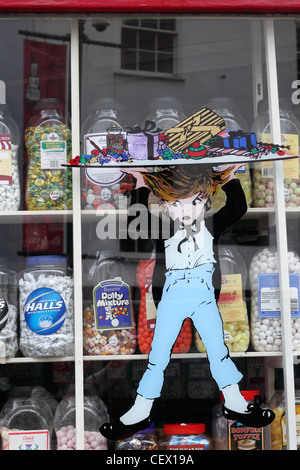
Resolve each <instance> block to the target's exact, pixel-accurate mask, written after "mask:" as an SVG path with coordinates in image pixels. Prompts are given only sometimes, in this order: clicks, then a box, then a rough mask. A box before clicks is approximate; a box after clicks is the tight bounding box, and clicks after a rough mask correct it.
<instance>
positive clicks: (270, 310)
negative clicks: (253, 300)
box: [257, 273, 300, 318]
mask: <svg viewBox="0 0 300 470" xmlns="http://www.w3.org/2000/svg"><path fill="white" fill-rule="evenodd" d="M289 280H290V292H289V294H290V305H291V316H292V318H295V317H299V314H300V312H299V300H300V297H299V282H300V276H299V274H296V273H292V274H290V275H289ZM257 291H258V318H279V317H280V315H281V312H280V288H279V276H278V274H277V273H267V274H261V273H260V274H258V276H257Z"/></svg>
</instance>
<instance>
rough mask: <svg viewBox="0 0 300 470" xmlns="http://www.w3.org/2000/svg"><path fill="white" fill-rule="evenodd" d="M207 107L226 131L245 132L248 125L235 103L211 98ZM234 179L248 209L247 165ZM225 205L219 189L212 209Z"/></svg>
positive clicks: (213, 200) (250, 196) (250, 198)
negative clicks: (237, 182) (241, 191)
mask: <svg viewBox="0 0 300 470" xmlns="http://www.w3.org/2000/svg"><path fill="white" fill-rule="evenodd" d="M207 107H208V108H209V109H211V110H212V111H214V112H215V113H217V114H218V115H219V116H221V117H222V118H223V119H224V122H225V126H226V129H225V130H226V131H238V130H242V131H244V132H246V131H247V130H248V125H247V123H246V121H245V119H244V118H243V116H242V115H241V114H240V112H239V110H238V108H237V106H236V104H235V102H234V101H233V100H232V99H231V98H228V97H219V98H212V99H210V100H209V101H208V103H207ZM236 177H237V178H238V179H239V180H240V182H241V185H242V188H243V190H244V193H245V197H246V202H247V205H248V207H250V206H251V204H252V193H251V186H252V182H251V175H250V168H249V165H245V166H243V167H241V168H239V170H238V171H237V172H236ZM224 204H225V193H224V191H222V189H221V188H218V189H217V191H216V193H215V194H214V196H213V198H212V204H211V208H212V209H220V208H221V207H223V206H224Z"/></svg>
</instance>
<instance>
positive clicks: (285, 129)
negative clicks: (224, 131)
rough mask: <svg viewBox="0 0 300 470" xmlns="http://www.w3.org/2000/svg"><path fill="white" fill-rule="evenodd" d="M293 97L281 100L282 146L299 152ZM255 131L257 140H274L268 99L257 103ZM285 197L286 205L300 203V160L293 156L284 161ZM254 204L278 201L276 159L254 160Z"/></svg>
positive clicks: (299, 127) (268, 204)
mask: <svg viewBox="0 0 300 470" xmlns="http://www.w3.org/2000/svg"><path fill="white" fill-rule="evenodd" d="M293 108H294V105H293V104H292V102H291V101H290V100H286V99H280V100H279V117H280V134H281V145H283V146H284V148H283V150H284V152H285V153H286V154H290V155H296V156H298V155H299V147H300V145H299V136H300V122H299V121H298V119H297V118H296V116H295V114H294V111H293ZM252 130H253V132H255V134H256V139H257V141H261V142H266V143H271V127H270V117H269V107H268V101H267V100H262V101H259V103H258V115H257V117H256V119H255V120H254V122H253V125H252ZM282 165H283V178H284V179H283V183H284V188H283V191H284V200H285V206H286V207H299V206H300V160H299V157H298V158H290V159H287V160H284V161H283V163H282ZM252 199H253V207H273V206H274V204H275V180H274V168H273V162H263V163H262V162H255V163H254V164H253V172H252Z"/></svg>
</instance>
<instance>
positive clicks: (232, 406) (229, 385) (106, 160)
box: [68, 108, 296, 440]
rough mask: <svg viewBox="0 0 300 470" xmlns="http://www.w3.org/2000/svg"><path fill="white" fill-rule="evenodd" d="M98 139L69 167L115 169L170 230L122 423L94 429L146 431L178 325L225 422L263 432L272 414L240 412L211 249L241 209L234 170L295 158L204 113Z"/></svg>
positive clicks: (116, 435)
mask: <svg viewBox="0 0 300 470" xmlns="http://www.w3.org/2000/svg"><path fill="white" fill-rule="evenodd" d="M106 137H107V138H106V142H107V144H106V146H105V147H99V145H98V143H97V142H96V141H93V142H90V144H92V145H93V147H94V149H93V150H92V151H91V155H83V156H81V157H79V156H78V157H75V158H74V159H72V161H70V162H69V164H68V165H69V166H75V167H76V166H78V167H81V168H82V167H86V166H90V165H92V166H103V167H105V166H108V167H111V166H118V167H122V168H123V167H124V168H123V170H124V171H125V172H128V173H131V174H132V175H133V176H134V177H135V178H136V188H138V187H143V186H146V187H147V188H148V189H149V190H150V191H151V192H152V193H153V194H154V195H155V196H156V197H158V198H159V199H161V201H162V203H163V205H164V207H165V209H166V210H167V211H168V213H169V215H170V217H171V219H172V221H173V222H174V228H175V231H174V234H173V235H172V236H171V238H169V240H166V241H165V268H166V273H165V282H164V287H163V293H162V297H161V300H160V302H159V305H158V308H157V317H156V323H155V330H154V335H153V340H152V346H151V351H150V353H149V357H148V365H147V369H146V371H145V373H144V375H143V376H142V379H141V381H140V383H139V386H138V389H137V395H136V400H135V402H134V404H133V406H132V407H131V408H130V409H129V410H128V411H127V412H126V413H125V414H124V415H123V416H121V417H120V418H118V419H117V420H115V421H112V422H111V423H105V424H103V425H102V426H101V428H100V432H101V433H102V434H103V435H104V436H105V437H107V438H108V439H112V440H117V439H121V438H123V437H125V436H129V435H132V434H134V433H135V432H137V431H138V430H141V429H144V428H147V427H148V426H149V425H150V424H151V409H152V406H153V401H154V400H155V399H156V398H158V397H159V396H160V393H161V389H162V386H163V381H164V371H165V369H166V367H167V365H168V363H169V360H170V355H171V351H172V347H173V345H174V343H175V341H176V339H177V336H178V334H179V332H180V329H181V327H182V324H183V322H184V320H185V319H186V318H190V319H191V320H192V321H193V324H194V326H195V328H196V330H197V331H198V333H199V335H200V337H201V339H202V341H203V342H204V344H205V347H206V352H207V357H208V360H209V365H210V370H211V374H212V376H213V378H214V379H215V381H216V383H217V385H218V387H219V389H220V390H221V391H222V393H223V397H224V405H223V414H224V416H225V417H226V418H227V419H233V420H237V421H238V422H240V423H242V424H243V425H245V426H251V427H263V426H266V425H268V424H270V423H271V422H272V421H273V419H274V417H275V415H274V413H273V412H272V411H271V410H269V409H263V408H261V407H260V405H259V403H258V402H257V401H256V402H255V404H248V402H246V401H245V399H244V397H243V395H242V394H241V393H240V390H239V385H238V384H239V382H240V381H241V379H242V375H241V373H240V372H239V371H238V370H237V368H236V366H235V364H234V363H233V361H232V360H231V358H230V356H229V352H228V348H227V346H226V345H225V342H224V335H223V324H222V318H221V315H220V312H219V309H218V306H217V301H218V295H219V291H220V286H221V272H220V266H219V257H218V242H219V239H220V236H221V235H222V233H223V232H225V231H226V230H228V229H229V228H230V227H232V226H233V225H234V224H235V223H236V222H238V221H239V220H240V218H241V217H242V216H243V215H244V214H245V212H246V210H247V204H246V199H245V195H244V191H243V189H242V187H241V184H240V181H239V180H238V179H237V178H236V176H235V173H236V171H237V170H238V168H239V167H240V166H243V165H245V163H248V162H249V161H253V160H257V159H259V160H260V161H266V160H278V159H284V158H295V157H296V156H294V155H291V154H290V152H289V148H287V147H284V146H279V145H273V144H264V143H261V142H259V143H257V141H256V137H255V134H253V133H245V132H243V131H242V130H236V131H231V132H226V130H225V123H224V120H223V119H222V118H221V117H220V116H218V115H217V114H216V113H214V112H212V111H211V110H209V109H208V108H201V109H200V111H198V112H197V113H195V114H193V115H192V116H190V117H189V118H187V119H185V120H184V121H183V122H181V123H179V124H178V125H176V126H174V127H173V128H172V129H169V130H167V131H164V132H160V131H159V130H156V131H155V130H154V127H153V123H147V124H146V127H145V129H141V128H137V127H135V128H134V129H130V130H129V131H128V133H127V135H125V134H124V133H115V134H109V133H107V136H106ZM101 142H103V135H102V136H101ZM195 161H196V162H197V166H195ZM170 165H171V166H170ZM155 167H160V168H155ZM125 168H126V169H125ZM218 186H220V187H221V188H222V190H223V191H224V192H225V195H226V203H225V206H224V207H222V208H221V209H220V210H219V211H218V212H217V213H215V214H214V215H213V216H211V217H209V218H207V219H205V218H204V213H205V206H206V204H207V202H208V200H209V198H210V197H211V196H212V195H213V194H214V193H215V191H216V189H217V187H218Z"/></svg>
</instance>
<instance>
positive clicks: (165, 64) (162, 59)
mask: <svg viewBox="0 0 300 470" xmlns="http://www.w3.org/2000/svg"><path fill="white" fill-rule="evenodd" d="M157 71H158V72H160V73H172V71H173V56H172V55H170V54H159V53H158V54H157Z"/></svg>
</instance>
